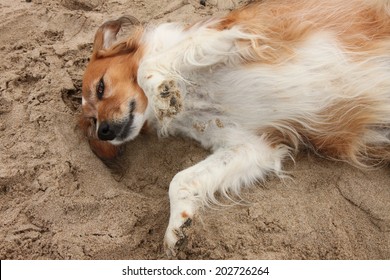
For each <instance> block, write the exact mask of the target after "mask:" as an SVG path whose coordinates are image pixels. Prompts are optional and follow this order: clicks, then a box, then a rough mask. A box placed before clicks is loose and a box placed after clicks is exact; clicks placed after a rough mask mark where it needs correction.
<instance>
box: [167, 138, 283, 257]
mask: <svg viewBox="0 0 390 280" xmlns="http://www.w3.org/2000/svg"><path fill="white" fill-rule="evenodd" d="M247 139H248V138H246V139H245V140H247ZM252 140H254V141H250V140H249V141H246V142H245V143H242V144H238V145H234V146H230V148H220V149H219V150H217V151H216V152H215V153H214V154H212V155H211V156H209V157H208V158H207V159H205V160H204V161H202V162H200V163H198V164H196V165H194V166H192V167H190V168H188V169H186V170H184V171H181V172H179V173H178V174H177V175H176V176H175V177H174V178H173V180H172V182H171V184H170V187H169V198H170V206H171V209H170V211H171V212H170V219H169V224H168V228H167V230H166V233H165V238H164V247H165V249H166V253H167V254H168V255H170V256H172V255H173V256H174V255H175V254H176V252H177V250H178V249H180V247H181V245H182V244H183V241H184V240H185V239H186V236H185V233H184V231H183V229H184V228H185V227H187V226H189V225H190V224H191V221H192V219H193V217H194V214H195V213H196V211H197V209H198V208H199V207H200V206H202V205H205V204H206V205H207V203H208V202H211V201H213V197H214V194H215V192H220V193H222V194H225V195H228V194H229V193H233V194H234V193H238V192H239V189H240V187H242V186H243V185H249V184H251V183H254V182H255V181H257V180H264V178H265V176H266V174H267V173H269V172H273V173H276V174H277V175H281V163H282V160H283V158H285V157H286V156H287V155H288V153H289V150H288V148H287V147H285V146H280V147H275V148H273V147H270V146H269V145H268V143H267V142H266V141H265V140H264V139H262V138H257V137H256V139H252Z"/></svg>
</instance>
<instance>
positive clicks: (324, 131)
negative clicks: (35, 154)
mask: <svg viewBox="0 0 390 280" xmlns="http://www.w3.org/2000/svg"><path fill="white" fill-rule="evenodd" d="M389 2H390V1H387V0H386V1H385V0H354V1H342V0H329V1H319V0H294V1H283V0H263V1H257V2H252V3H249V4H247V5H246V6H243V7H241V8H238V9H236V10H233V11H231V12H230V13H228V14H227V15H226V16H223V17H216V18H210V19H207V20H202V21H199V22H196V23H193V24H190V25H188V24H182V23H163V24H159V25H156V26H146V27H141V26H139V24H138V23H137V20H136V19H134V18H132V17H122V18H119V19H118V20H113V21H108V22H106V23H104V24H103V25H102V26H101V27H100V28H99V29H98V31H97V32H96V35H95V39H94V44H93V51H92V56H91V59H90V62H89V64H88V65H87V67H86V70H85V74H84V77H83V85H82V117H81V121H80V126H81V128H82V129H83V130H84V131H85V133H86V135H87V136H88V137H87V138H88V140H89V144H90V146H91V149H92V150H93V151H94V152H95V153H96V154H97V155H98V156H99V157H100V158H102V159H105V160H110V159H113V158H116V157H117V156H118V154H119V153H120V150H121V148H120V147H121V145H122V144H124V143H125V142H128V141H131V140H132V139H134V138H135V137H137V135H139V134H140V132H141V131H142V130H143V129H145V128H146V127H147V128H148V129H154V130H155V131H157V133H158V134H159V135H160V136H162V137H164V136H169V135H180V136H184V137H188V138H192V139H195V140H196V141H198V142H199V143H200V144H201V145H202V146H203V147H204V148H206V149H209V150H210V151H211V152H212V153H211V155H210V156H209V157H207V158H206V159H205V160H203V161H201V162H199V163H198V164H196V165H194V166H192V167H190V168H188V169H186V170H183V171H181V172H179V173H178V174H176V175H175V176H174V178H173V179H172V181H171V183H170V186H169V199H170V218H169V224H168V227H167V230H166V233H165V237H164V247H165V249H166V252H167V254H168V255H173V256H174V255H175V254H176V253H177V251H178V249H179V245H180V244H181V243H182V241H183V239H184V238H185V237H186V236H185V234H184V232H183V229H184V228H185V227H186V226H188V225H189V224H190V221H191V219H193V217H194V214H195V213H197V210H199V208H200V207H201V206H202V205H207V204H209V203H212V202H213V201H214V199H215V197H214V195H215V193H217V192H218V193H221V194H223V195H231V194H238V193H239V192H240V189H241V188H243V187H244V186H249V185H251V184H253V183H255V182H259V181H264V180H265V179H266V177H267V175H270V174H275V175H276V176H278V177H284V176H285V175H286V173H285V172H284V171H283V169H282V163H283V162H284V161H285V160H287V159H289V158H293V157H294V155H295V153H296V152H297V151H298V150H300V149H301V148H310V149H311V150H312V151H314V152H315V153H317V154H320V155H322V156H324V157H327V158H330V159H336V160H342V161H346V162H349V163H351V164H353V165H356V166H358V167H361V168H366V167H372V166H375V167H376V166H379V165H381V164H383V163H386V162H388V161H389V160H390V3H389ZM129 23H131V24H135V25H138V27H136V30H135V31H134V32H132V34H131V35H130V37H129V38H128V39H127V40H124V41H119V42H118V41H117V40H116V37H117V33H118V32H119V30H120V29H121V26H123V25H125V24H129Z"/></svg>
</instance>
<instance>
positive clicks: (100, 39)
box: [92, 16, 140, 58]
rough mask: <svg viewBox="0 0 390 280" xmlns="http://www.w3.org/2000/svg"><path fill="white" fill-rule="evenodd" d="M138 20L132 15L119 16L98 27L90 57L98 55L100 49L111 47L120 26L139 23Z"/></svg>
mask: <svg viewBox="0 0 390 280" xmlns="http://www.w3.org/2000/svg"><path fill="white" fill-rule="evenodd" d="M139 24H140V22H139V20H138V19H136V18H135V17H133V16H125V17H120V18H118V19H117V20H110V21H107V22H105V23H104V24H103V25H102V26H100V27H99V29H98V31H97V32H96V34H95V39H94V43H93V51H92V58H97V57H99V54H101V52H102V51H104V50H107V49H109V48H111V47H112V46H113V45H114V43H115V42H116V35H117V34H118V32H119V30H120V29H121V27H122V26H126V25H139Z"/></svg>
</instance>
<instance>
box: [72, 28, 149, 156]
mask: <svg viewBox="0 0 390 280" xmlns="http://www.w3.org/2000/svg"><path fill="white" fill-rule="evenodd" d="M137 34H138V35H137ZM140 34H141V30H138V31H137V32H136V33H135V35H134V36H133V37H132V38H130V39H129V40H128V41H127V42H121V43H118V44H115V45H114V46H112V48H109V49H107V50H106V49H103V34H102V28H100V29H99V30H98V32H97V34H96V35H95V42H94V49H93V54H92V57H91V61H90V63H89V64H88V66H87V69H86V71H85V74H84V77H83V97H84V99H85V100H86V103H85V104H84V105H83V117H82V120H81V121H80V123H81V125H80V126H81V128H82V129H83V130H84V131H85V134H86V135H87V137H88V139H89V144H90V146H91V149H92V150H93V152H94V153H95V154H96V155H97V156H98V157H99V158H102V159H112V158H115V157H116V156H117V155H118V154H119V151H120V150H121V149H120V148H119V147H117V146H114V145H112V144H110V143H109V142H106V141H100V140H99V139H98V138H97V135H96V127H95V126H94V125H93V124H92V122H91V120H90V119H91V118H94V117H95V116H96V115H98V116H99V119H98V120H97V121H99V122H102V121H115V120H117V119H121V118H122V117H123V115H124V114H126V111H127V110H128V102H127V101H128V100H129V98H131V97H135V96H136V97H137V107H136V110H135V112H138V111H139V112H143V111H144V110H145V108H146V106H147V98H146V96H145V94H144V93H143V91H142V89H141V88H140V87H139V85H138V84H137V70H138V62H139V60H140V58H141V56H142V48H141V47H140V46H139V45H138V43H137V42H138V40H137V39H136V38H137V37H138V36H140ZM111 65H115V67H110V66H111ZM103 75H106V76H107V77H108V78H107V79H108V82H107V83H106V91H107V92H109V91H110V90H112V89H113V88H115V94H113V95H112V96H108V97H107V98H103V99H102V100H98V99H97V97H96V95H95V92H94V88H95V87H96V83H97V81H98V80H99V79H100V78H101V77H103ZM129 92H131V94H132V96H129Z"/></svg>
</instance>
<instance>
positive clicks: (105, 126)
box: [97, 101, 144, 145]
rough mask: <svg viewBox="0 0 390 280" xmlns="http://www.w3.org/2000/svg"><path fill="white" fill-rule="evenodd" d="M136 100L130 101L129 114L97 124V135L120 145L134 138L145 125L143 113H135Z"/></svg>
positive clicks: (103, 139) (101, 138)
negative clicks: (119, 118)
mask: <svg viewBox="0 0 390 280" xmlns="http://www.w3.org/2000/svg"><path fill="white" fill-rule="evenodd" d="M134 110H135V101H131V102H130V103H129V113H128V115H127V116H126V117H125V118H123V119H121V120H119V121H118V120H117V121H103V122H101V123H99V124H97V137H98V138H99V140H102V141H108V142H110V143H111V144H113V145H119V144H122V143H124V142H127V141H130V140H132V139H134V138H135V137H136V136H137V135H138V134H139V132H140V130H141V128H142V125H143V122H144V120H143V115H142V114H139V113H135V112H134Z"/></svg>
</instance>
